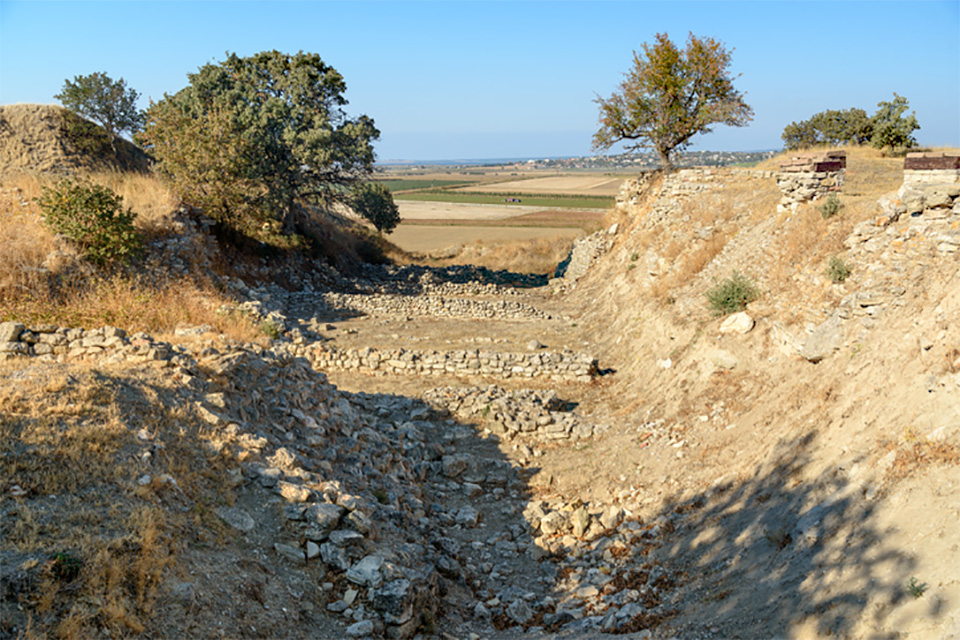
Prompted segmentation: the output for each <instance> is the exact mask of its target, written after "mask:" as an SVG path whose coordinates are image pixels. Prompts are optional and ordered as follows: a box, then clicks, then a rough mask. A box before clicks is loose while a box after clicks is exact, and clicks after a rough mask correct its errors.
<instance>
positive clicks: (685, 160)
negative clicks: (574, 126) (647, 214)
mask: <svg viewBox="0 0 960 640" xmlns="http://www.w3.org/2000/svg"><path fill="white" fill-rule="evenodd" d="M777 153H779V151H685V152H681V153H677V154H676V155H675V156H674V160H673V162H674V164H675V165H676V166H678V167H703V166H708V167H723V166H730V165H741V166H750V165H754V164H757V163H758V162H761V161H763V160H766V159H767V158H772V157H774V156H775V155H777ZM516 164H517V166H518V167H524V168H527V169H564V170H567V171H569V170H573V169H580V170H604V171H609V170H617V169H629V170H635V169H655V168H657V167H658V166H660V160H659V159H658V158H657V154H655V153H623V154H619V155H610V156H584V157H579V158H554V159H550V158H547V159H543V160H527V161H526V162H518V163H516Z"/></svg>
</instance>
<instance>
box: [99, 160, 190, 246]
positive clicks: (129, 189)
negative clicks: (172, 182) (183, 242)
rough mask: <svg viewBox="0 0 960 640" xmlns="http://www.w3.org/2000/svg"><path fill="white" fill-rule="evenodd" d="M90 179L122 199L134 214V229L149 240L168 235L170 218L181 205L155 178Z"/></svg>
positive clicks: (107, 174) (123, 175)
mask: <svg viewBox="0 0 960 640" xmlns="http://www.w3.org/2000/svg"><path fill="white" fill-rule="evenodd" d="M90 178H91V180H93V181H94V182H96V183H97V184H101V185H103V186H105V187H108V188H110V189H112V190H113V191H114V192H116V193H117V194H119V195H120V196H122V197H123V205H124V206H125V207H127V208H129V209H133V211H135V212H136V214H137V219H136V221H135V222H136V225H137V227H139V228H140V229H141V230H142V231H143V232H144V233H145V234H146V235H147V236H148V237H151V236H158V235H163V234H165V233H167V231H168V230H169V228H170V222H171V219H172V214H173V212H174V211H176V209H177V207H178V206H179V205H180V202H179V200H178V199H177V198H176V197H174V195H173V193H172V192H171V191H170V189H169V188H167V186H166V185H164V184H163V183H162V182H161V181H160V180H159V179H158V178H157V177H156V176H153V175H148V174H142V173H120V172H101V173H95V174H92V175H91V176H90Z"/></svg>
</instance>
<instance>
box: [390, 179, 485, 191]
mask: <svg viewBox="0 0 960 640" xmlns="http://www.w3.org/2000/svg"><path fill="white" fill-rule="evenodd" d="M379 182H380V184H382V185H383V186H385V187H386V188H387V189H390V191H391V193H394V194H401V193H404V192H407V191H418V190H421V189H437V188H441V189H442V188H450V187H462V186H465V185H469V184H473V181H471V180H429V179H428V180H419V179H416V180H407V179H404V178H393V179H390V180H380V181H379Z"/></svg>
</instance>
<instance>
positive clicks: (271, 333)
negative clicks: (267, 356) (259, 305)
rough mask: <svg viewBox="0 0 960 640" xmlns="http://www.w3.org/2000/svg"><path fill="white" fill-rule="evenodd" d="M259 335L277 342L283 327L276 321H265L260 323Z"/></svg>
mask: <svg viewBox="0 0 960 640" xmlns="http://www.w3.org/2000/svg"><path fill="white" fill-rule="evenodd" d="M260 333H262V334H263V335H265V336H267V337H268V338H270V339H271V340H279V339H280V336H281V335H282V333H283V327H281V326H280V323H278V322H277V321H276V320H273V319H267V320H264V321H263V322H261V323H260Z"/></svg>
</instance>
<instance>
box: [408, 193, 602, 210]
mask: <svg viewBox="0 0 960 640" xmlns="http://www.w3.org/2000/svg"><path fill="white" fill-rule="evenodd" d="M510 198H515V199H517V200H519V201H520V202H507V200H508V199H510ZM396 199H397V200H414V201H420V202H452V203H464V204H499V205H503V204H507V205H511V204H515V205H517V206H524V207H544V208H557V209H609V208H611V207H612V206H613V205H614V198H612V197H608V198H603V197H600V198H598V197H592V196H573V195H539V194H538V195H536V196H531V195H529V194H519V193H497V194H493V193H466V192H461V191H416V192H408V193H404V194H402V195H401V194H397V197H396Z"/></svg>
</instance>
